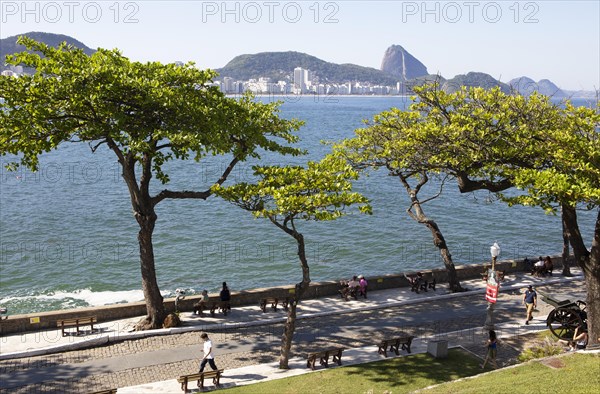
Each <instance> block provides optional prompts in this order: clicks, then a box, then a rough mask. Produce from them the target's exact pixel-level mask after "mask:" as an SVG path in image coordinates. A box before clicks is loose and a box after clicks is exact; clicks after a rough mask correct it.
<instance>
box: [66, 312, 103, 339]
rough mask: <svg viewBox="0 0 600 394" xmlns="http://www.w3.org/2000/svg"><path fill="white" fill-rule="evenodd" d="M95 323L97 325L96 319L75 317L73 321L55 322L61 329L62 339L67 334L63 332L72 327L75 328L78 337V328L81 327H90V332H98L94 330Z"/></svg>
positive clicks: (92, 317)
mask: <svg viewBox="0 0 600 394" xmlns="http://www.w3.org/2000/svg"><path fill="white" fill-rule="evenodd" d="M96 323H98V320H97V319H96V317H95V316H89V317H77V318H74V319H63V320H58V321H57V322H56V325H57V326H58V327H60V328H61V329H62V336H63V337H64V336H66V335H67V334H68V333H66V332H65V330H66V329H67V328H72V327H75V328H76V329H77V335H79V334H80V333H81V330H80V327H83V326H90V327H91V330H92V332H94V331H98V330H97V329H94V324H96Z"/></svg>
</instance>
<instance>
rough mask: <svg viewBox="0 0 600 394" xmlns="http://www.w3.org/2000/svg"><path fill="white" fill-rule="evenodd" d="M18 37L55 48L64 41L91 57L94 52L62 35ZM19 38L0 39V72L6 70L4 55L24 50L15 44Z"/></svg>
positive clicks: (26, 34)
mask: <svg viewBox="0 0 600 394" xmlns="http://www.w3.org/2000/svg"><path fill="white" fill-rule="evenodd" d="M19 36H27V37H30V38H33V39H34V40H36V41H39V42H43V43H45V44H47V45H50V46H52V47H57V46H59V45H60V44H61V43H62V42H63V41H65V42H66V43H67V44H70V45H73V46H75V47H77V48H81V49H83V52H85V53H86V54H87V55H91V54H92V53H94V52H96V51H95V50H94V49H91V48H88V47H87V46H85V44H83V43H82V42H81V41H77V40H76V39H74V38H73V37H69V36H65V35H63V34H53V33H42V32H36V31H32V32H29V33H23V34H19ZM19 36H11V37H6V38H3V39H0V71H2V70H5V69H7V68H8V67H7V66H6V65H5V61H6V55H10V54H13V53H17V52H23V51H24V50H25V47H24V46H23V45H19V44H17V38H19Z"/></svg>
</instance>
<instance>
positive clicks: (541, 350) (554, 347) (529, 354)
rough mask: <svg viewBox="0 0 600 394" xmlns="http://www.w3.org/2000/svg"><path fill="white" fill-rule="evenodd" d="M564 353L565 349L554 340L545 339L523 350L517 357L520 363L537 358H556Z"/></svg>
mask: <svg viewBox="0 0 600 394" xmlns="http://www.w3.org/2000/svg"><path fill="white" fill-rule="evenodd" d="M561 353H563V347H562V346H560V344H558V343H557V342H556V340H553V339H552V338H549V337H545V338H544V339H543V340H542V341H540V342H537V343H536V344H534V345H533V346H531V347H529V348H527V349H525V350H523V351H522V352H521V354H519V356H518V357H517V359H518V360H519V361H520V362H526V361H529V360H534V359H537V358H544V357H549V356H556V355H558V354H561Z"/></svg>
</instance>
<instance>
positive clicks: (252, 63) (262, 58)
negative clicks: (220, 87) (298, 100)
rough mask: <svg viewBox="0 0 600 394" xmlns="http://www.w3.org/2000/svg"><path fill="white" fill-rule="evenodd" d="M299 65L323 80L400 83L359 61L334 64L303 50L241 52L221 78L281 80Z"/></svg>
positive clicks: (324, 81)
mask: <svg viewBox="0 0 600 394" xmlns="http://www.w3.org/2000/svg"><path fill="white" fill-rule="evenodd" d="M296 67H302V68H304V69H308V70H310V71H311V72H313V73H314V76H316V77H317V78H318V79H319V82H320V83H345V82H348V81H361V82H370V83H372V84H376V85H395V84H396V83H397V82H398V78H397V77H394V76H392V75H389V74H387V73H385V72H383V71H381V70H377V69H374V68H371V67H362V66H357V65H355V64H336V63H330V62H326V61H324V60H321V59H319V58H317V57H314V56H311V55H307V54H305V53H301V52H262V53H257V54H254V55H240V56H236V57H235V58H233V60H231V61H230V62H229V63H227V64H226V65H225V67H223V68H221V69H217V71H218V72H219V74H220V76H221V77H231V78H234V79H237V80H248V79H258V78H260V77H269V78H271V80H272V81H274V82H277V81H280V80H286V79H288V78H289V77H290V75H292V74H293V72H294V68H296Z"/></svg>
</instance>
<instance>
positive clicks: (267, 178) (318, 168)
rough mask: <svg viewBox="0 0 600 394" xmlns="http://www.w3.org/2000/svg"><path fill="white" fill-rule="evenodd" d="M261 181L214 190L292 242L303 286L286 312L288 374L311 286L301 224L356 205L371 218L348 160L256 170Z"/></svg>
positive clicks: (333, 216)
mask: <svg viewBox="0 0 600 394" xmlns="http://www.w3.org/2000/svg"><path fill="white" fill-rule="evenodd" d="M255 175H256V176H257V177H258V181H257V182H256V183H254V184H249V183H240V184H237V185H234V186H229V187H221V186H220V185H217V186H215V187H214V188H213V190H214V191H215V193H217V194H218V195H219V196H221V197H223V198H224V199H226V200H228V201H230V202H232V203H233V204H235V205H237V206H239V207H240V208H242V209H244V210H247V211H250V212H252V213H253V214H254V216H255V217H262V218H267V219H269V220H270V221H271V223H273V224H274V225H275V226H277V228H279V229H281V230H282V231H284V232H285V233H286V234H288V235H289V236H291V237H292V238H294V240H295V241H296V243H297V246H298V258H299V260H300V266H301V268H302V280H301V281H300V282H298V283H297V284H296V286H295V291H294V299H293V301H292V302H291V303H290V306H289V309H288V315H287V320H286V323H285V329H284V332H283V338H282V342H281V356H280V359H279V367H280V368H282V369H287V368H288V359H289V354H290V349H291V346H292V339H293V336H294V330H295V327H296V306H297V304H298V302H299V301H300V299H301V298H302V296H303V295H304V294H305V292H306V290H307V289H308V286H309V284H310V271H309V266H308V259H307V257H306V250H305V244H304V236H303V235H302V233H301V232H300V231H299V230H298V228H297V222H298V221H304V220H316V221H324V220H334V219H337V218H339V217H341V216H343V215H344V214H345V209H346V207H349V206H351V205H358V208H359V211H360V212H363V213H370V212H371V206H370V205H369V202H368V200H367V198H366V197H364V196H362V195H360V194H359V193H356V192H352V183H351V181H352V180H354V179H357V177H358V174H357V172H356V171H354V170H353V169H352V168H351V167H350V166H349V165H347V164H346V163H345V161H344V160H342V159H340V158H336V157H333V156H327V157H326V158H324V159H323V160H322V161H320V162H309V163H308V165H307V166H306V168H304V167H299V166H286V167H279V166H269V167H255Z"/></svg>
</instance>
